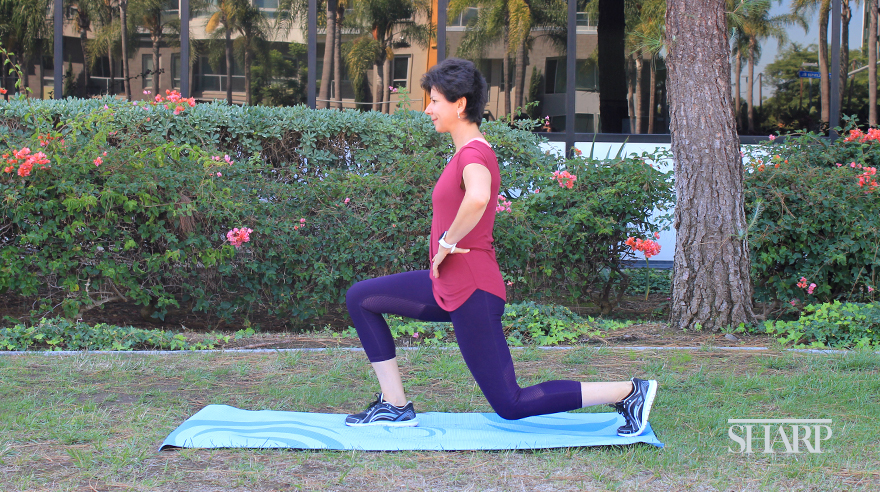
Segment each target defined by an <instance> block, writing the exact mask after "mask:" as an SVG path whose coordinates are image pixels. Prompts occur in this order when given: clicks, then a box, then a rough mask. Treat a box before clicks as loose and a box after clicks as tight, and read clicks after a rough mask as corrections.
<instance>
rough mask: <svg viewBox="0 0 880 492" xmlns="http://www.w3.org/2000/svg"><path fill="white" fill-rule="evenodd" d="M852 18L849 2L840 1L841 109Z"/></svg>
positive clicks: (841, 106) (847, 68)
mask: <svg viewBox="0 0 880 492" xmlns="http://www.w3.org/2000/svg"><path fill="white" fill-rule="evenodd" d="M850 19H852V9H850V8H849V2H848V1H847V0H843V1H842V2H840V109H841V112H842V111H843V97H844V96H845V92H846V91H845V90H844V89H846V78H847V76H846V74H847V73H848V72H849V70H850V68H849V21H850Z"/></svg>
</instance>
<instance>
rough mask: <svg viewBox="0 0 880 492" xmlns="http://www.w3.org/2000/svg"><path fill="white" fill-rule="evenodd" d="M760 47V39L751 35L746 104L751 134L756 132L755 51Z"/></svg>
mask: <svg viewBox="0 0 880 492" xmlns="http://www.w3.org/2000/svg"><path fill="white" fill-rule="evenodd" d="M757 47H758V39H757V38H755V37H754V36H749V83H748V86H747V87H746V106H747V107H748V117H747V119H748V123H749V125H748V133H749V135H753V134H754V133H755V104H754V99H753V97H754V94H755V51H756V50H757Z"/></svg>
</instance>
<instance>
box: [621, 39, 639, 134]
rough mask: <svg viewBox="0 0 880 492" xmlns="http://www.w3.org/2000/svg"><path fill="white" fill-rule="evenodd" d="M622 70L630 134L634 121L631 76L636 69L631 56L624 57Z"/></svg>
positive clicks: (634, 111) (633, 89) (633, 92)
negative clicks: (623, 72)
mask: <svg viewBox="0 0 880 492" xmlns="http://www.w3.org/2000/svg"><path fill="white" fill-rule="evenodd" d="M624 69H625V70H626V109H627V116H629V132H630V133H632V131H633V126H634V125H635V121H636V96H635V80H634V78H635V76H634V75H633V73H634V72H635V71H636V69H635V62H634V61H633V58H632V55H630V56H628V57H626V62H625V64H624ZM621 131H623V130H621Z"/></svg>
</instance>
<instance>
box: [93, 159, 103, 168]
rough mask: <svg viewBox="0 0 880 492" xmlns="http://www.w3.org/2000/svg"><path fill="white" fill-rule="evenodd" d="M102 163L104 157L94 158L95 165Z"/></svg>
mask: <svg viewBox="0 0 880 492" xmlns="http://www.w3.org/2000/svg"><path fill="white" fill-rule="evenodd" d="M103 163H104V159H101V158H100V157H98V158H97V159H95V167H97V166H100V165H101V164H103Z"/></svg>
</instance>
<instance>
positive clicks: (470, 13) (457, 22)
mask: <svg viewBox="0 0 880 492" xmlns="http://www.w3.org/2000/svg"><path fill="white" fill-rule="evenodd" d="M479 10H480V9H479V8H477V7H468V8H466V9H464V10H463V11H462V12H461V13H460V14H458V15H457V16H455V17H450V18H448V19H447V20H446V25H447V27H467V25H468V23H469V22H470V21H471V19H476V18H477V14H478V13H479Z"/></svg>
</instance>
